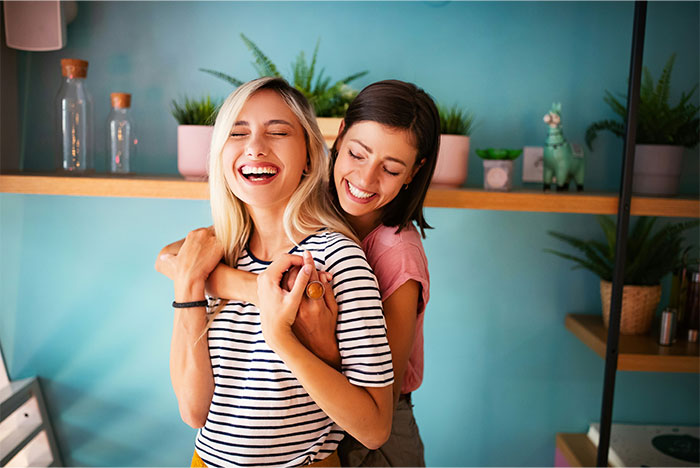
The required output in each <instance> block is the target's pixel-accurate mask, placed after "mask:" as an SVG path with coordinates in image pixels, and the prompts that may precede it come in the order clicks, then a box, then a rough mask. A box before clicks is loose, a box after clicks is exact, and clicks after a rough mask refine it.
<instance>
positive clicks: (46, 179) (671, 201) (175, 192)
mask: <svg viewBox="0 0 700 468" xmlns="http://www.w3.org/2000/svg"><path fill="white" fill-rule="evenodd" d="M0 192H5V193H27V194H42V195H77V196H91V197H133V198H180V199H190V200H206V199H208V198H209V189H208V186H207V183H206V182H194V181H187V180H184V179H182V178H179V177H164V176H111V175H105V174H101V175H95V176H80V177H71V176H62V175H37V174H26V175H24V174H22V175H10V174H8V175H0ZM617 200H618V197H617V194H611V193H589V192H583V193H573V192H570V193H556V192H549V193H543V192H542V191H540V190H525V189H519V190H515V191H513V192H490V191H486V190H482V189H471V188H441V187H432V188H431V189H430V190H429V191H428V196H427V197H426V201H425V205H426V206H429V207H439V208H467V209H477V210H501V211H535V212H548V213H583V214H612V215H614V214H616V213H617V203H618V202H617ZM631 213H632V215H635V216H671V217H682V218H697V217H700V199H698V197H694V198H679V197H674V198H653V197H633V198H632V206H631Z"/></svg>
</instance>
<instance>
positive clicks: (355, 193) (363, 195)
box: [348, 181, 374, 198]
mask: <svg viewBox="0 0 700 468" xmlns="http://www.w3.org/2000/svg"><path fill="white" fill-rule="evenodd" d="M348 187H349V188H350V193H352V194H353V196H355V197H357V198H369V197H371V196H372V195H374V194H373V193H370V192H365V191H362V190H360V189H359V188H357V187H355V186H354V185H352V184H351V183H350V182H349V181H348Z"/></svg>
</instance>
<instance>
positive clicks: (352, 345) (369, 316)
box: [325, 233, 394, 387]
mask: <svg viewBox="0 0 700 468" xmlns="http://www.w3.org/2000/svg"><path fill="white" fill-rule="evenodd" d="M327 235H328V243H327V245H326V249H325V250H326V252H325V270H326V271H329V272H330V273H331V274H332V275H333V292H334V294H335V299H336V301H337V303H338V325H337V328H336V335H337V338H338V347H339V349H340V357H341V365H342V372H343V374H344V375H345V376H346V377H347V378H348V380H349V381H350V383H352V384H353V385H357V386H360V387H385V386H387V385H391V384H392V383H393V382H394V370H393V366H392V363H391V351H390V350H389V343H388V341H387V338H386V324H385V322H384V314H383V312H382V301H381V296H380V294H379V287H378V286H377V280H376V278H375V276H374V273H373V272H372V269H371V268H370V266H369V264H368V263H367V260H366V258H365V254H364V252H363V251H362V249H361V248H360V247H359V246H358V245H357V244H356V243H354V242H353V241H352V240H350V239H348V238H347V237H345V236H343V235H342V234H337V233H328V234H327Z"/></svg>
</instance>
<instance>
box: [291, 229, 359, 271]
mask: <svg viewBox="0 0 700 468" xmlns="http://www.w3.org/2000/svg"><path fill="white" fill-rule="evenodd" d="M299 246H300V247H301V249H302V250H309V251H311V253H312V254H314V253H316V254H317V255H314V258H318V259H323V260H321V263H325V264H326V266H328V262H329V260H330V261H331V262H334V261H336V260H339V259H348V258H361V259H362V260H365V261H366V258H365V254H364V251H363V250H362V247H360V246H359V245H358V244H357V242H355V241H354V240H352V239H350V238H349V237H348V236H346V235H345V234H342V233H340V232H337V231H332V230H330V229H323V230H321V231H318V232H316V233H314V234H312V235H311V236H309V237H307V238H306V239H304V241H302V242H301V243H300V245H299Z"/></svg>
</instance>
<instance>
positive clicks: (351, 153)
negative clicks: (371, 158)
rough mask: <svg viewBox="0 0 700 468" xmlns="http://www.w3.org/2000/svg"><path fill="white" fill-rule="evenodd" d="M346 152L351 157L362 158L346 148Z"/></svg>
mask: <svg viewBox="0 0 700 468" xmlns="http://www.w3.org/2000/svg"><path fill="white" fill-rule="evenodd" d="M348 154H349V155H350V157H351V158H353V159H362V158H361V157H359V156H358V155H356V154H355V153H353V152H352V150H348Z"/></svg>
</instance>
